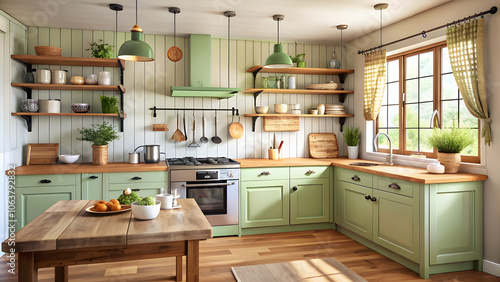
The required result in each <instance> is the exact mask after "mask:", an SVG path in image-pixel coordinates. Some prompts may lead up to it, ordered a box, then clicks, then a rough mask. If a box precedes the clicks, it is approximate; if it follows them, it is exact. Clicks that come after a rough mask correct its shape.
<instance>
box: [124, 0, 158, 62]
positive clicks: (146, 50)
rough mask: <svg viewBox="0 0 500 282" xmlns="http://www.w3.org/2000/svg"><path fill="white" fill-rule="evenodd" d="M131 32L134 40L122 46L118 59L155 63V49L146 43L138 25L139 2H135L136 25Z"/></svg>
mask: <svg viewBox="0 0 500 282" xmlns="http://www.w3.org/2000/svg"><path fill="white" fill-rule="evenodd" d="M131 32H132V38H131V39H130V40H129V41H126V42H125V43H123V44H122V46H121V47H120V51H118V58H120V59H123V60H126V61H136V62H150V61H154V56H153V49H151V46H149V44H148V43H146V42H144V34H143V33H142V29H141V28H140V27H139V26H138V25H137V0H135V25H134V27H133V28H132V30H131Z"/></svg>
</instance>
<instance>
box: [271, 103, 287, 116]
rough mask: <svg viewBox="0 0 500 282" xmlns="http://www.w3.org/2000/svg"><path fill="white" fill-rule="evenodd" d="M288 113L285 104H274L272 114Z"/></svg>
mask: <svg viewBox="0 0 500 282" xmlns="http://www.w3.org/2000/svg"><path fill="white" fill-rule="evenodd" d="M287 111H288V105H287V104H274V112H275V113H277V114H286V112H287Z"/></svg>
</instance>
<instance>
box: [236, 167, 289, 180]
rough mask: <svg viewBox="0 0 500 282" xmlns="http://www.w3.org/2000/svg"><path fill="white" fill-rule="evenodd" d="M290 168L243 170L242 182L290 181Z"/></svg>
mask: <svg viewBox="0 0 500 282" xmlns="http://www.w3.org/2000/svg"><path fill="white" fill-rule="evenodd" d="M288 178H289V168H288V167H259V168H243V169H241V181H255V180H277V179H288Z"/></svg>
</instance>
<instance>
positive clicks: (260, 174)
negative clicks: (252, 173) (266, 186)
mask: <svg viewBox="0 0 500 282" xmlns="http://www.w3.org/2000/svg"><path fill="white" fill-rule="evenodd" d="M263 175H271V173H270V172H269V171H263V172H261V173H259V175H258V176H263Z"/></svg>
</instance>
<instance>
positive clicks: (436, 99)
mask: <svg viewBox="0 0 500 282" xmlns="http://www.w3.org/2000/svg"><path fill="white" fill-rule="evenodd" d="M445 47H447V44H446V41H441V42H437V43H434V44H431V45H427V46H423V47H419V48H416V49H412V50H408V51H405V52H401V53H398V54H394V55H391V56H388V57H387V63H389V62H390V61H395V60H399V93H398V94H399V107H398V109H399V114H400V117H399V144H398V149H393V153H394V154H400V155H406V156H409V155H411V154H420V155H425V156H426V158H432V159H436V158H437V150H436V149H433V151H432V152H421V151H410V150H406V137H405V132H406V107H405V103H404V98H405V97H404V95H403V94H405V93H406V81H405V78H406V68H405V59H406V58H407V57H411V56H415V55H418V54H422V53H427V52H430V51H432V52H433V60H434V62H433V74H432V77H433V85H434V87H433V109H432V110H433V111H434V110H438V112H439V117H440V121H441V122H440V124H439V126H441V127H442V116H443V114H442V107H441V104H442V101H441V76H442V63H441V62H442V61H441V59H442V56H441V54H442V51H441V49H443V48H445ZM386 87H387V83H386ZM387 91H388V90H387V89H386V93H388V92H387ZM384 95H385V94H384ZM405 95H406V94H405ZM429 123H430V120H429ZM373 124H374V129H373V132H375V134H377V133H379V117H377V119H376V121H375V122H374V123H373ZM477 132H478V136H477V142H478V155H477V156H469V155H461V156H462V162H468V163H480V160H481V157H480V156H481V136H480V135H481V134H480V132H481V123H480V121H479V119H478V131H477ZM393 147H394V144H393ZM378 152H382V153H389V149H385V148H379V149H378Z"/></svg>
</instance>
